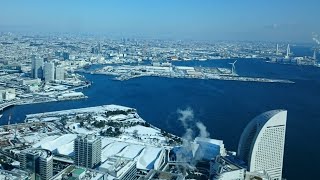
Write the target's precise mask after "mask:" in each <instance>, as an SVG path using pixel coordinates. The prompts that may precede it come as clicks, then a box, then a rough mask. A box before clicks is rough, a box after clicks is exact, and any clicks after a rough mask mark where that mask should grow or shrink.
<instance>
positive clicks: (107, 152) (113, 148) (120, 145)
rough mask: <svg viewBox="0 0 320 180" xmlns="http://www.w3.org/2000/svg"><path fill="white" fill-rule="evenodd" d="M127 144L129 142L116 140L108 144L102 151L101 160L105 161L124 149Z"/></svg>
mask: <svg viewBox="0 0 320 180" xmlns="http://www.w3.org/2000/svg"><path fill="white" fill-rule="evenodd" d="M126 146H128V143H124V142H114V143H111V144H109V145H108V146H106V147H105V148H104V149H102V152H101V162H104V161H105V160H107V159H108V157H111V156H113V155H115V154H117V153H119V152H120V151H122V150H123V149H124V148H125V147H126Z"/></svg>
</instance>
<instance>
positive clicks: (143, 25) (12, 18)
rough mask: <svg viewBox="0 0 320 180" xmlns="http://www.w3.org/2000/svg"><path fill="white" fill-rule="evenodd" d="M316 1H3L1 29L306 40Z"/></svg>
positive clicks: (312, 27) (314, 26) (314, 27)
mask: <svg viewBox="0 0 320 180" xmlns="http://www.w3.org/2000/svg"><path fill="white" fill-rule="evenodd" d="M317 4H318V5H320V3H319V2H317V1H308V3H303V2H301V1H296V0H295V1H290V2H288V1H281V2H278V1H268V2H255V1H252V0H248V1H241V2H238V1H229V2H222V1H221V2H218V1H206V0H205V1H201V3H199V2H198V1H187V2H186V1H152V2H150V1H145V0H141V1H134V2H132V1H124V0H121V1H94V2H85V1H68V2H65V1H54V2H41V1H38V0H34V1H28V2H17V1H16V2H15V1H4V2H2V6H1V7H0V27H1V29H2V31H4V32H5V31H13V32H20V31H22V32H35V33H36V32H68V33H96V34H104V35H110V36H117V37H142V38H174V39H195V40H250V41H261V40H262V41H265V40H267V41H291V42H311V41H312V39H311V33H312V32H320V25H317V24H316V23H315V22H314V17H317V16H319V12H317V8H316V7H318V5H317Z"/></svg>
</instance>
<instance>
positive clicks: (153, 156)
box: [137, 147, 163, 170]
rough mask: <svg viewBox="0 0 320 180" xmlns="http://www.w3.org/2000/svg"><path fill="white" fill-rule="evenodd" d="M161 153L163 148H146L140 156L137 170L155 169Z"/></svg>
mask: <svg viewBox="0 0 320 180" xmlns="http://www.w3.org/2000/svg"><path fill="white" fill-rule="evenodd" d="M161 151H163V149H162V148H156V147H146V148H145V149H144V150H143V152H142V153H141V154H140V156H139V159H138V162H137V168H138V169H145V170H150V169H153V167H154V163H155V161H156V160H157V158H159V154H160V153H161Z"/></svg>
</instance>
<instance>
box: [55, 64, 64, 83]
mask: <svg viewBox="0 0 320 180" xmlns="http://www.w3.org/2000/svg"><path fill="white" fill-rule="evenodd" d="M64 73H65V70H64V66H63V65H58V66H57V67H56V76H55V78H56V80H64Z"/></svg>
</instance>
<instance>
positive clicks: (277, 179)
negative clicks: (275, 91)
mask: <svg viewBox="0 0 320 180" xmlns="http://www.w3.org/2000/svg"><path fill="white" fill-rule="evenodd" d="M286 122H287V111H286V110H273V111H268V112H265V113H263V114H261V115H259V116H257V117H256V118H254V119H253V120H252V121H251V122H250V123H249V124H248V125H247V127H246V128H245V130H244V131H243V133H242V135H241V138H240V142H239V147H238V156H239V157H240V158H241V159H242V160H244V161H245V162H247V163H248V170H249V171H250V172H257V171H265V172H266V173H267V174H268V175H269V176H270V178H271V179H272V180H281V179H282V166H283V155H284V144H285V134H286Z"/></svg>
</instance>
